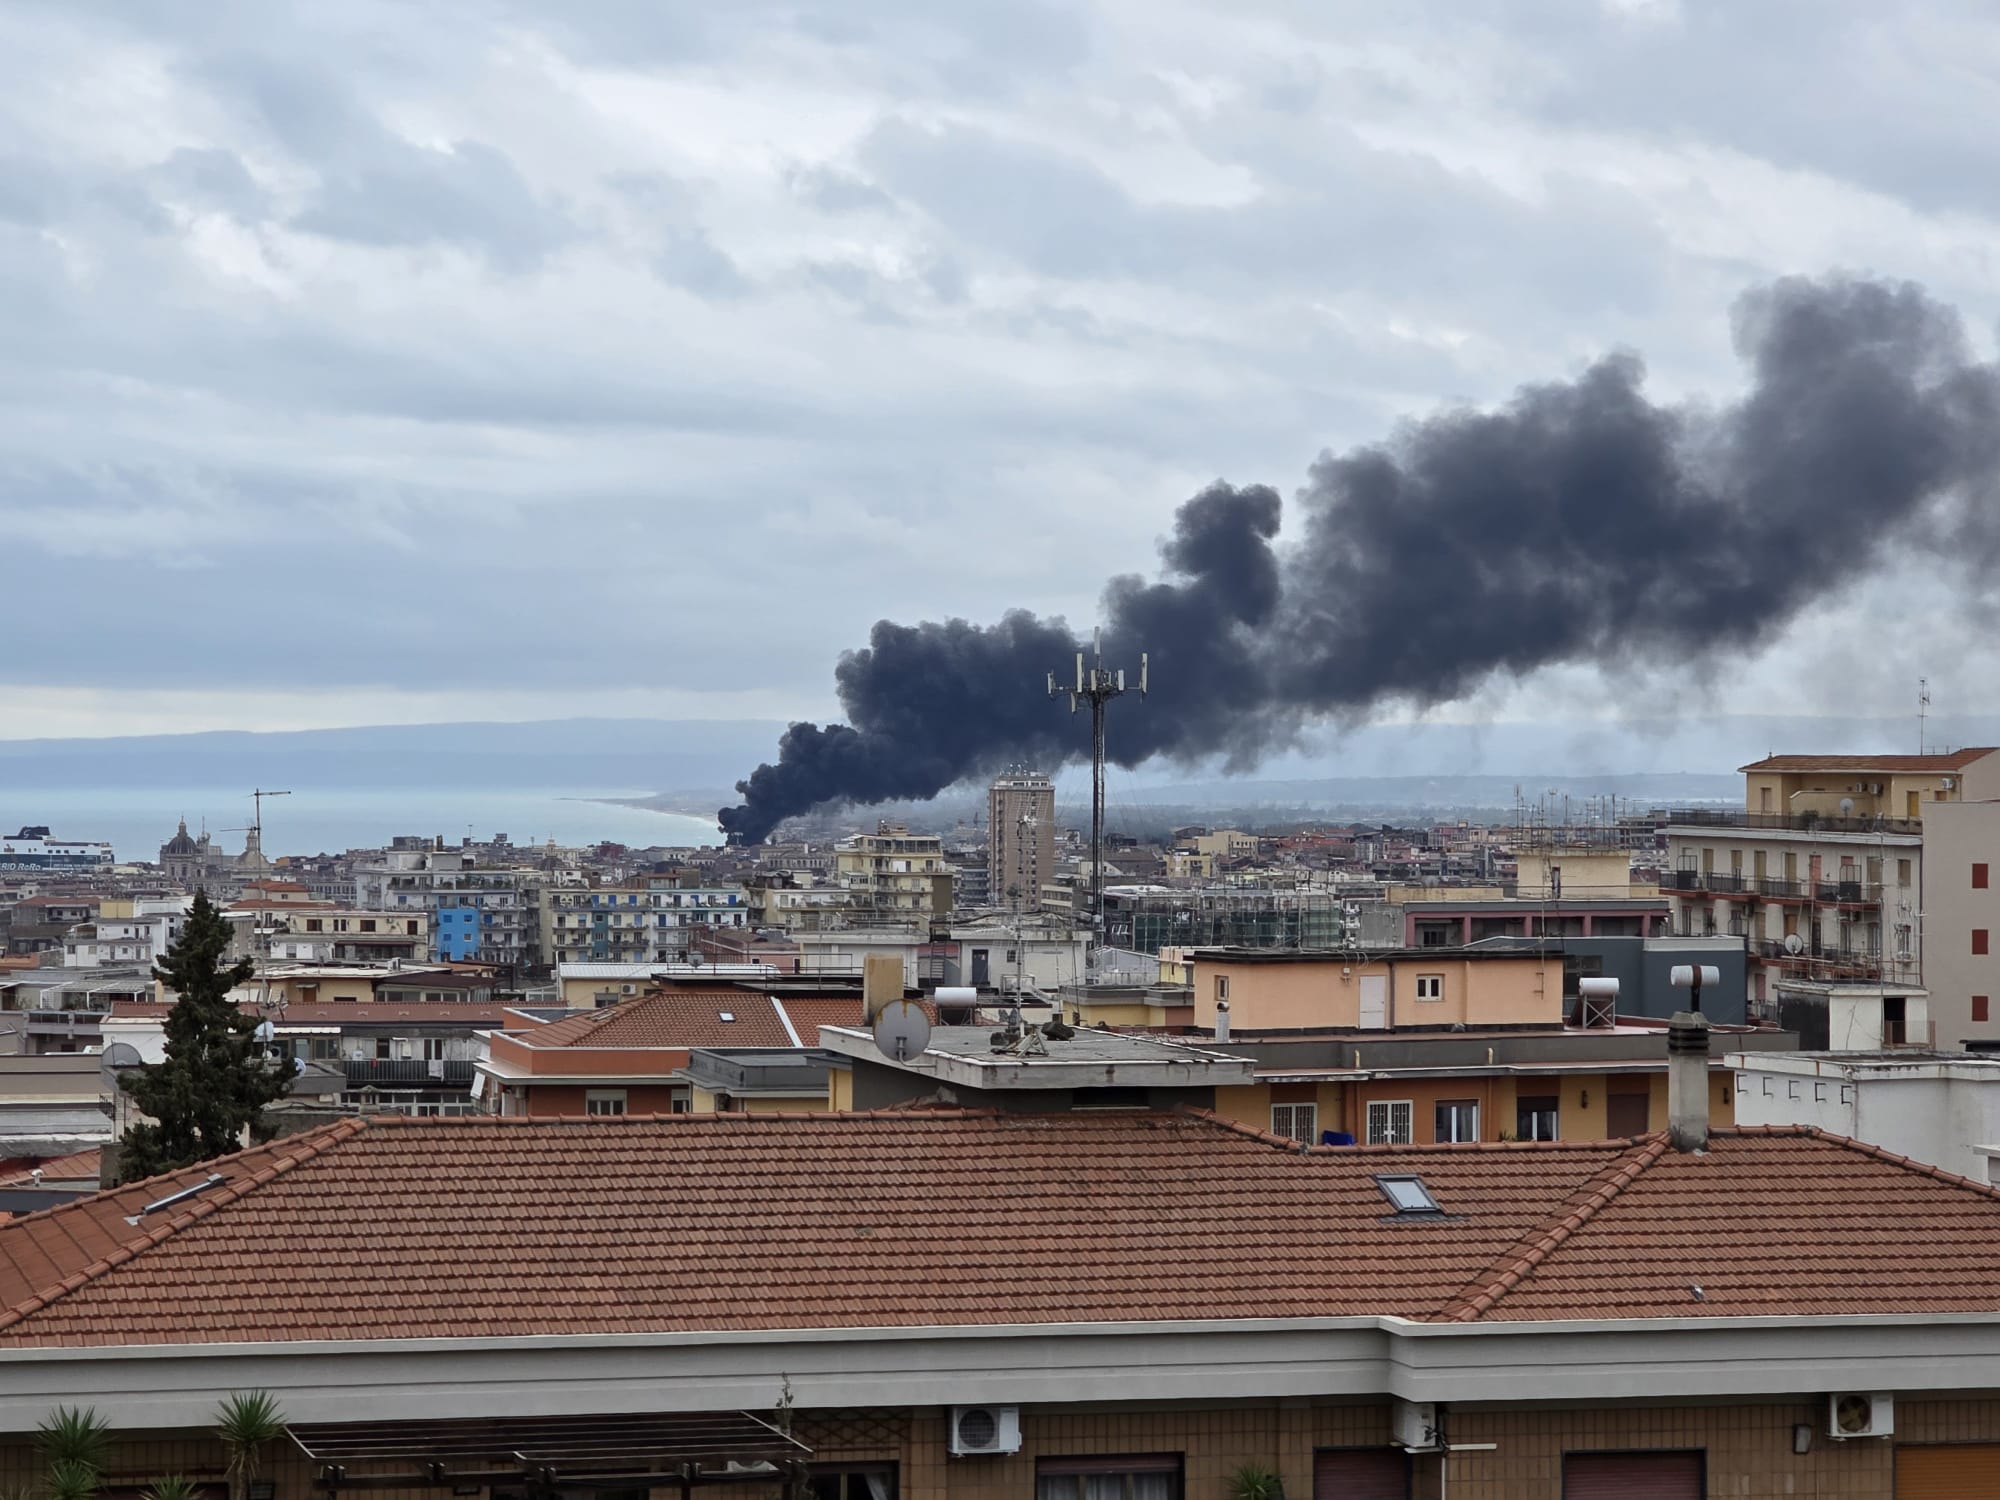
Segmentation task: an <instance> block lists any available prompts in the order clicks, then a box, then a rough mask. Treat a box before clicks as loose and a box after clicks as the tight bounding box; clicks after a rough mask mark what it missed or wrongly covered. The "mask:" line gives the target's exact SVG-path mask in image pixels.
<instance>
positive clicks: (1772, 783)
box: [1739, 747, 2000, 818]
mask: <svg viewBox="0 0 2000 1500" xmlns="http://www.w3.org/2000/svg"><path fill="white" fill-rule="evenodd" d="M1739 769H1740V770H1741V771H1742V772H1743V808H1744V811H1745V812H1748V813H1753V814H1761V815H1763V816H1766V817H1789V818H1797V817H1802V816H1804V815H1806V814H1811V815H1813V816H1815V817H1819V818H1842V817H1854V818H1921V817H1923V815H1924V808H1925V806H1926V805H1927V804H1929V803H1932V802H1965V801H1974V802H1978V801H1990V800H1991V799H1993V798H1995V797H2000V753H1996V751H1995V750H1994V749H1993V748H1992V747H1975V748H1972V749H1967V750H1954V751H1950V752H1948V753H1944V754H1938V755H1772V756H1767V757H1766V758H1765V759H1763V760H1760V761H1753V762H1752V763H1751V764H1749V765H1747V766H1742V767H1740V768H1739Z"/></svg>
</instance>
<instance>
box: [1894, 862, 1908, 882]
mask: <svg viewBox="0 0 2000 1500" xmlns="http://www.w3.org/2000/svg"><path fill="white" fill-rule="evenodd" d="M1909 883H1910V862H1909V861H1908V860H1907V859H1899V860H1897V861H1896V884H1898V885H1908V884H1909Z"/></svg>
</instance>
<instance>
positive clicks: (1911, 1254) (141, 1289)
mask: <svg viewBox="0 0 2000 1500" xmlns="http://www.w3.org/2000/svg"><path fill="white" fill-rule="evenodd" d="M1711 1146H1712V1149H1711V1150H1710V1151H1709V1152H1708V1153H1706V1154H1705V1155H1697V1156H1688V1155H1681V1154H1678V1153H1675V1152H1673V1151H1671V1150H1669V1149H1667V1148H1666V1146H1665V1143H1664V1141H1663V1140H1662V1139H1661V1138H1659V1137H1656V1136H1654V1137H1640V1138H1638V1139H1636V1140H1629V1141H1607V1142H1591V1143H1578V1144H1529V1143H1523V1144H1505V1145H1489V1146H1428V1147H1426V1146H1418V1147H1375V1148H1359V1149H1357V1148H1329V1149H1312V1150H1301V1149H1299V1148H1298V1147H1297V1146H1296V1145H1294V1144H1293V1143H1291V1142H1287V1141H1280V1140H1278V1139H1277V1138H1275V1137H1270V1136H1265V1135H1262V1134H1260V1133H1258V1132H1255V1131H1250V1130H1246V1129H1243V1128H1241V1127H1238V1126H1231V1125H1227V1124H1224V1123H1222V1122H1220V1121H1217V1120H1215V1119H1214V1118H1212V1117H1210V1116H1207V1115H1204V1114H1201V1113H1199V1112H1181V1113H1175V1114H1157V1113H1131V1114H1126V1113H1106V1114H1098V1113H1083V1114H1048V1115H1008V1114H992V1113H980V1112H969V1111H962V1110H952V1109H933V1110H922V1111H888V1112H881V1113H876V1114H861V1115H806V1116H799V1115H789V1116H779V1115H762V1116H760V1115H711V1116H702V1115H692V1116H674V1117H669V1118H650V1119H649V1118H636V1117H635V1118H615V1117H614V1118H597V1119H589V1120H583V1119H568V1120H532V1119H518V1118H510V1119H496V1118H491V1117H487V1118H473V1119H458V1120H450V1119H447V1120H418V1119H403V1118H398V1117H391V1116H372V1117H368V1118H366V1119H362V1120H351V1121H342V1122H340V1123H339V1124H337V1125H332V1126H328V1127H325V1128H323V1129H321V1130H318V1131H314V1132H310V1133H308V1134H306V1135H301V1136H294V1137H291V1138H289V1139H287V1140H284V1141H281V1142H278V1143H275V1144H274V1145H272V1146H267V1147H263V1148H260V1149H258V1150H256V1151H251V1152H246V1153H243V1154H242V1155H239V1156H235V1157H228V1158H224V1159H223V1160H221V1161H219V1162H216V1163H211V1164H209V1165H207V1166H204V1167H201V1168H197V1169H195V1170H194V1171H192V1172H185V1173H177V1174H174V1176H172V1177H170V1178H167V1179H161V1180H157V1181H155V1182H152V1183H147V1184H141V1185H139V1186H136V1187H132V1188H123V1189H119V1190H116V1191H114V1192H112V1193H108V1194H100V1195H97V1196H94V1197H92V1198H86V1199H81V1200H79V1201H77V1202H76V1203H72V1204H68V1205H65V1206H63V1207H61V1208H56V1209H51V1210H47V1211H44V1212H41V1213H37V1214H31V1215H28V1216H26V1217H23V1218H20V1219H17V1220H14V1221H12V1222H10V1223H7V1224H4V1225H0V1309H5V1311H4V1312H0V1344H9V1343H11V1344H17V1345H19V1344H30V1345H34V1344H51V1343H62V1344H155V1343H185V1342H200V1341H221V1340H232V1339H252V1340H269V1339H307V1338H313V1339H317V1338H335V1339H371V1338H375V1339H388V1338H410V1337H426V1336H447V1335H449V1336H455V1337H462V1336H467V1335H470V1336H473V1337H478V1336H481V1335H492V1336H504V1335H524V1334H549V1335H563V1334H590V1333H627V1332H650V1331H674V1330H700V1329H712V1330H713V1329H721V1330H729V1329H751V1328H803V1327H861V1326H869V1325H880V1324H885V1323H886V1324H901V1325H911V1326H934V1325H935V1326H951V1325H964V1324H980V1323H996V1322H1028V1323H1034V1322H1074V1321H1098V1320H1119V1319H1137V1318H1235V1317H1273V1318H1287V1317H1305V1316H1326V1315H1370V1314H1374V1315H1397V1316H1402V1317H1407V1318H1413V1319H1420V1320H1430V1321H1478V1320H1509V1319H1524V1318H1534V1319H1542V1318H1549V1319H1568V1318H1595V1317H1637V1318H1668V1317H1671V1318H1680V1317H1712V1316H1718V1315H1743V1314H1764V1313H1771V1314H1793V1315H1807V1314H1822V1313H1827V1314H1835V1313H1861V1312H1867V1313H1893V1312H1924V1311H1959V1310H1979V1311H1991V1310H1993V1309H1994V1308H1995V1307H2000V1193H1995V1192H1994V1191H1992V1190H1991V1189H1989V1188H1986V1187H1985V1186H1983V1185H1980V1184H1977V1183H1971V1182H1967V1181H1965V1180H1963V1179H1960V1178H1955V1177H1952V1176H1950V1175H1949V1174H1946V1173H1942V1172H1938V1171H1936V1170H1934V1169H1931V1168H1926V1167H1919V1166H1916V1165H1914V1164H1911V1163H1909V1162H1906V1161H1903V1160H1902V1159H1900V1158H1897V1157H1894V1156H1891V1155H1889V1154H1887V1153H1885V1152H1881V1151H1877V1150H1874V1149H1872V1148H1868V1147H1863V1146H1857V1145H1855V1144H1853V1143H1852V1142H1848V1141H1842V1140H1838V1139H1835V1138H1832V1137H1826V1136H1820V1135H1816V1134H1814V1133H1813V1132H1811V1131H1806V1130H1761V1131H1759V1130H1739V1131H1724V1132H1718V1133H1717V1134H1716V1135H1715V1136H1713V1137H1712V1139H1711ZM1000 1161H1004V1162H1006V1163H1007V1164H1008V1170H1007V1171H1005V1172H1004V1173H1002V1172H995V1171H994V1163H996V1162H1000ZM209 1171H218V1172H221V1173H222V1174H223V1175H224V1177H225V1179H226V1180H225V1181H224V1182H223V1183H221V1184H220V1185H218V1186H216V1187H215V1188H212V1189H210V1190H209V1191H207V1192H204V1193H201V1194H198V1195H196V1196H194V1197H192V1198H189V1199H187V1200H184V1201H183V1202H182V1203H180V1204H177V1205H173V1206H171V1207H169V1208H167V1209H162V1210H159V1211H157V1212H156V1214H154V1215H150V1216H147V1217H146V1218H144V1219H142V1220H141V1221H140V1223H139V1224H138V1225H136V1226H135V1225H128V1224H126V1223H125V1216H126V1215H129V1214H133V1213H135V1212H136V1210H137V1207H138V1206H139V1205H140V1204H143V1203H145V1202H147V1201H150V1200H153V1199H156V1198H160V1197H164V1196H166V1195H167V1194H168V1193H171V1192H173V1191H175V1190H176V1189H178V1188H180V1187H185V1186H188V1185H191V1184H193V1183H195V1182H199V1181H201V1180H202V1179H203V1177H204V1176H205V1175H206V1174H207V1173H208V1172H209ZM1397 1172H1409V1173H1415V1174H1417V1175H1420V1176H1421V1177H1422V1179H1423V1180H1424V1182H1425V1184H1426V1185H1427V1186H1428V1187H1429V1188H1430V1190H1431V1192H1432V1193H1433V1195H1434V1196H1435V1197H1436V1199H1437V1201H1438V1203H1439V1204H1440V1206H1441V1207H1442V1208H1443V1210H1444V1213H1443V1215H1442V1216H1432V1217H1428V1218H1404V1217H1399V1216H1398V1215H1396V1214H1395V1213H1394V1212H1393V1211H1392V1210H1391V1208H1390V1206H1389V1204H1388V1201H1387V1199H1386V1198H1385V1197H1384V1195H1383V1193H1382V1192H1381V1190H1380V1188H1379V1187H1378V1185H1377V1182H1376V1177H1377V1175H1378V1174H1382V1173H1397ZM1753 1225H1754V1227H1755V1232H1754V1233H1750V1232H1746V1228H1747V1227H1748V1226H1753ZM1052 1246H1060V1247H1062V1250H1063V1253H1062V1254H1060V1255H1055V1256H1051V1254H1050V1253H1049V1252H1050V1248H1051V1247H1052ZM287 1264H311V1265H314V1266H316V1267H319V1268H320V1271H319V1274H318V1279H317V1280H316V1282H315V1286H314V1295H313V1296H312V1297H310V1298H306V1299H303V1300H301V1299H299V1298H298V1297H296V1296H295V1295H293V1289H292V1288H291V1287H290V1286H289V1285H288V1284H285V1283H284V1282H283V1281H282V1279H274V1278H273V1277H272V1276H271V1274H270V1272H271V1267H273V1266H277V1265H287ZM578 1267H583V1268H585V1271H583V1272H580V1271H579V1270H578V1269H577V1268H578ZM890 1278H893V1279H894V1281H895V1284H896V1285H897V1287H898V1288H899V1289H900V1290H899V1291H898V1293H897V1295H896V1296H895V1297H893V1298H889V1299H885V1298H884V1296H883V1295H882V1287H883V1285H884V1284H885V1282H886V1281H887V1280H889V1279H890ZM218 1282H226V1283H227V1284H229V1285H230V1286H232V1287H233V1288H235V1289H236V1291H235V1292H234V1294H232V1295H231V1296H230V1297H228V1298H217V1297H215V1296H214V1295H213V1289H214V1287H215V1286H216V1285H217V1284H218ZM1697 1285H1698V1286H1700V1287H1701V1288H1702V1289H1703V1294H1702V1296H1701V1297H1696V1296H1695V1294H1694V1293H1693V1291H1692V1290H1691V1287H1693V1286H1697Z"/></svg>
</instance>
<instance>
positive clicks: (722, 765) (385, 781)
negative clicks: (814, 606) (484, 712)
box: [0, 719, 784, 811]
mask: <svg viewBox="0 0 2000 1500" xmlns="http://www.w3.org/2000/svg"><path fill="white" fill-rule="evenodd" d="M783 728H784V726H783V725H781V724H776V723H760V722H757V721H754V720H745V721H720V720H714V721H711V720H686V721H675V720H668V719H554V720H548V721H544V722H540V723H531V724H410V725H378V726H373V727H365V728H356V729H309V730H301V731H297V732H294V733H287V734H244V733H234V732H226V733H216V734H174V735H144V736H135V737H132V738H118V739H88V740H0V787H6V788H8V789H14V790H37V789H60V788H77V787H95V786H106V785H121V786H133V787H177V786H233V785H236V784H238V783H241V784H242V785H243V786H244V787H246V788H247V787H250V786H253V785H261V786H289V785H292V784H293V783H297V784H298V785H301V786H315V787H321V788H328V789H331V788H353V789H368V788H390V787H393V788H413V789H423V788H429V787H440V788H444V787H448V788H455V789H459V790H472V789H477V788H499V787H567V788H579V789H582V788H595V789H600V790H605V791H613V790H631V791H655V790H658V791H667V790H673V789H676V788H685V787H727V786H733V785H734V784H735V782H736V781H737V779H738V778H739V777H741V776H742V775H743V774H744V773H745V772H747V771H748V770H749V769H750V768H751V767H753V766H754V765H756V764H757V762H758V761H759V760H761V759H763V758H764V757H766V756H768V755H769V754H770V753H771V749H772V746H773V745H775V744H776V743H777V738H778V736H779V734H781V733H782V732H783ZM710 810H711V811H712V810H713V809H712V808H711V809H710Z"/></svg>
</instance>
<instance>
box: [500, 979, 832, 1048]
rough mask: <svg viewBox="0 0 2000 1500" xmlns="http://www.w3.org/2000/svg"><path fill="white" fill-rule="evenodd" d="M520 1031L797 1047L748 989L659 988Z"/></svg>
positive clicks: (564, 1040) (608, 1043)
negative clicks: (727, 1018)
mask: <svg viewBox="0 0 2000 1500" xmlns="http://www.w3.org/2000/svg"><path fill="white" fill-rule="evenodd" d="M857 1010H858V1002H857ZM725 1015H727V1016H733V1017H735V1019H734V1020H730V1021H725V1020H723V1019H722V1018H723V1017H724V1016H725ZM517 1035H518V1037H519V1039H520V1041H521V1042H522V1043H523V1044H524V1045H526V1046H530V1047H537V1048H540V1047H791V1046H795V1045H797V1043H795V1042H794V1041H793V1040H792V1034H791V1033H790V1032H789V1031H787V1030H786V1029H785V1023H784V1021H783V1020H782V1019H781V1018H780V1017H779V1015H778V1012H777V1008H776V1007H775V1006H773V1005H772V1004H771V1000H770V997H769V996H768V995H759V994H757V993H755V992H754V991H746V990H678V989H677V990H656V991H654V992H653V993H651V994H646V995H641V996H639V997H638V998H637V999H635V1000H626V1001H623V1002H621V1003H620V1004H617V1005H614V1006H611V1007H609V1008H608V1009H605V1010H593V1011H587V1012H585V1013H584V1014H582V1015H579V1016H568V1017H566V1018H564V1019H563V1020H560V1021H551V1022H549V1024H548V1025H546V1026H540V1027H536V1028H534V1029H532V1030H529V1031H524V1032H520V1033H518V1034H517ZM801 1040H803V1038H801Z"/></svg>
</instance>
